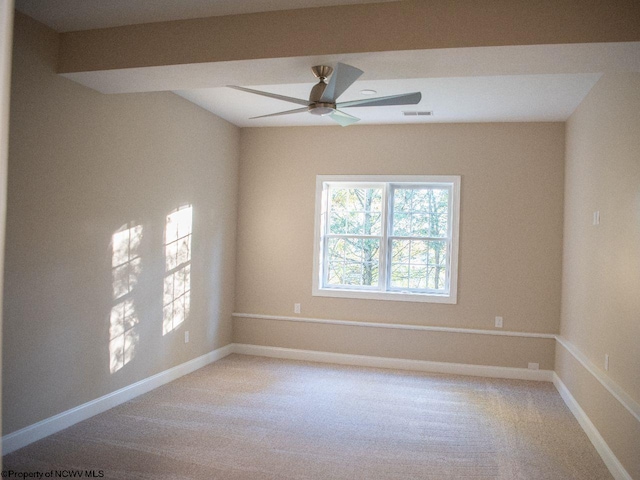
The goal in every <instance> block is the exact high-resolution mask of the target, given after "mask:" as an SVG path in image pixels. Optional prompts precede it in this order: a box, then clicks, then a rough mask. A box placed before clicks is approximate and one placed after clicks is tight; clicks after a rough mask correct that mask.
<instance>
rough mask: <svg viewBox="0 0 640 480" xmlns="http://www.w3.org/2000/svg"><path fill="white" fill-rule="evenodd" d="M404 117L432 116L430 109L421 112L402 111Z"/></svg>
mask: <svg viewBox="0 0 640 480" xmlns="http://www.w3.org/2000/svg"><path fill="white" fill-rule="evenodd" d="M402 114H403V115H404V116H405V117H431V116H433V112H432V111H426V110H425V111H422V112H402Z"/></svg>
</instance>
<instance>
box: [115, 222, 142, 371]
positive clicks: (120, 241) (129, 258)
mask: <svg viewBox="0 0 640 480" xmlns="http://www.w3.org/2000/svg"><path fill="white" fill-rule="evenodd" d="M141 240H142V226H141V225H133V223H132V222H130V223H128V224H126V225H123V226H122V227H121V228H120V229H118V231H117V232H115V233H114V234H113V235H112V237H111V245H112V254H111V275H112V291H113V300H114V305H113V307H112V308H111V316H110V322H109V323H110V326H109V357H110V362H109V365H110V366H109V369H110V371H111V373H115V372H117V371H118V370H120V369H121V368H122V367H124V366H125V365H126V364H127V363H129V362H130V361H131V360H132V359H133V357H134V356H135V348H136V345H137V343H138V332H137V330H136V326H137V325H138V322H139V319H138V316H137V314H136V311H135V306H134V302H133V298H132V292H133V290H134V288H135V286H136V284H137V283H138V279H139V277H140V272H141V271H142V268H141V267H142V261H141V258H140V253H139V250H140V242H141Z"/></svg>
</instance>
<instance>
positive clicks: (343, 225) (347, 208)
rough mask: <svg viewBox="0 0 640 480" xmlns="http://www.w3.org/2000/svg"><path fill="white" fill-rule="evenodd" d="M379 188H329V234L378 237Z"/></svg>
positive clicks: (380, 227)
mask: <svg viewBox="0 0 640 480" xmlns="http://www.w3.org/2000/svg"><path fill="white" fill-rule="evenodd" d="M381 231H382V189H381V188H330V189H329V233H334V234H342V235H380V232H381Z"/></svg>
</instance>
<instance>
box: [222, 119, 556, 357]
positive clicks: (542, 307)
mask: <svg viewBox="0 0 640 480" xmlns="http://www.w3.org/2000/svg"><path fill="white" fill-rule="evenodd" d="M241 149H242V154H241V158H242V161H241V167H240V204H239V216H238V220H239V223H238V262H237V284H236V311H237V312H239V313H250V314H261V315H280V316H293V304H294V303H301V304H302V313H301V316H304V317H315V318H326V319H339V320H355V321H373V322H389V323H405V324H417V325H437V326H446V327H463V328H481V329H491V328H493V323H494V317H495V316H496V315H501V316H503V317H504V321H505V326H504V329H505V330H515V331H522V332H544V333H556V332H557V331H558V329H559V315H560V278H561V250H562V196H563V193H562V189H563V155H564V125H563V124H560V123H546V124H524V123H523V124H461V125H445V124H437V125H405V126H352V127H348V128H342V127H319V128H263V129H243V130H242V133H241ZM318 174H401V175H418V174H455V175H461V176H462V188H461V225H460V259H459V260H460V261H459V265H460V267H459V282H458V304H457V305H443V304H429V303H412V302H396V301H368V300H356V299H341V298H327V297H313V296H311V279H312V264H313V229H314V218H313V212H314V202H315V177H316V175H318ZM265 322H266V321H265V320H258V319H251V320H236V321H235V325H236V327H237V328H236V330H235V332H234V340H235V341H236V342H247V343H254V342H255V343H262V344H272V345H278V346H285V345H284V343H285V342H286V344H287V345H286V346H289V347H293V348H314V349H329V350H330V351H336V350H335V349H336V348H338V347H336V346H335V345H340V348H341V349H346V350H349V349H351V351H345V353H359V352H360V350H362V349H363V348H365V347H364V346H363V345H360V346H358V340H354V342H355V343H354V344H352V346H351V347H349V348H346V347H344V344H343V343H340V342H342V341H341V340H340V336H341V335H342V334H347V333H346V330H344V331H341V330H340V328H342V329H346V327H324V329H325V330H324V331H325V332H329V331H330V332H332V333H331V334H327V335H329V336H328V337H325V338H324V339H323V340H319V339H317V338H316V340H317V341H316V342H315V343H314V344H313V345H315V347H313V346H309V345H311V343H309V342H310V338H312V337H314V336H315V335H317V332H316V331H317V329H318V328H320V327H318V326H310V325H305V326H300V325H296V326H293V324H291V323H290V322H289V323H288V324H283V325H280V326H279V327H278V328H279V330H278V331H284V330H287V331H289V332H294V331H295V332H297V333H295V334H293V333H292V334H291V335H293V336H289V337H288V338H286V339H280V337H279V336H275V335H269V337H268V340H266V339H265V337H260V336H259V333H258V332H259V331H260V329H264V328H266V327H264V325H265ZM294 329H295V330H294ZM358 331H361V330H358ZM347 335H348V334H347ZM366 335H370V336H372V337H371V338H375V339H377V340H375V341H374V340H371V342H373V343H371V342H369V344H368V345H369V346H367V347H366V350H367V354H369V355H388V356H395V357H400V358H409V357H406V355H410V356H411V358H413V357H415V356H416V355H418V353H417V351H418V350H419V349H420V346H419V345H422V347H423V348H422V350H421V351H420V353H419V357H420V358H421V359H425V360H436V359H442V360H444V361H454V362H461V363H467V362H468V363H479V364H488V365H504V364H505V363H506V362H507V361H506V360H505V358H509V361H508V365H507V366H513V367H524V368H526V366H527V362H539V363H540V364H541V367H542V366H543V365H544V366H546V368H552V365H553V348H548V346H547V342H541V341H539V340H537V339H536V340H534V339H529V340H528V342H529V343H530V344H532V345H533V344H535V345H538V346H539V348H538V347H536V348H533V349H520V350H519V353H518V351H517V350H518V349H517V348H515V349H514V348H513V345H515V343H517V342H514V341H513V340H512V339H507V338H505V337H502V338H500V339H499V340H496V343H495V344H493V345H492V346H488V344H487V342H486V339H483V340H480V339H476V340H478V341H477V342H471V341H469V340H468V338H465V336H464V335H457V336H456V334H449V335H447V338H448V339H449V338H450V339H451V343H450V344H448V345H449V346H448V348H449V349H450V352H448V353H443V352H442V349H441V348H438V349H433V348H430V347H429V346H430V345H433V344H434V342H437V341H439V339H440V338H441V336H442V335H437V334H432V333H424V334H423V333H421V334H420V335H417V337H419V338H422V339H423V342H424V343H419V344H418V345H417V346H415V348H416V349H418V350H414V351H413V352H408V351H407V350H406V349H405V343H404V341H403V340H402V338H403V337H404V335H403V334H398V333H397V332H396V333H393V334H390V333H389V330H378V329H376V330H375V333H369V332H368V333H367V334H366ZM376 341H377V344H378V346H377V348H373V347H372V345H374V344H375V343H376ZM312 343H313V342H312ZM296 345H297V347H296ZM303 345H307V347H303ZM332 345H334V346H332ZM343 347H344V348H343ZM412 348H414V347H412ZM512 349H513V350H514V352H515V353H514V355H506V356H505V357H501V351H502V350H504V351H511V350H512ZM436 352H438V353H436ZM452 352H453V353H452ZM445 359H446V360H445Z"/></svg>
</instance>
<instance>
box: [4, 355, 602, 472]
mask: <svg viewBox="0 0 640 480" xmlns="http://www.w3.org/2000/svg"><path fill="white" fill-rule="evenodd" d="M4 469H5V470H6V469H14V470H17V471H18V470H31V471H34V470H39V471H49V470H51V469H96V470H103V471H104V477H105V478H118V479H172V480H173V479H192V478H197V479H207V480H212V479H261V480H262V479H274V480H275V479H345V480H346V479H349V480H351V479H445V480H446V479H469V480H471V479H509V480H511V479H580V480H585V479H608V478H612V477H611V476H610V474H609V473H608V471H607V469H606V467H605V465H604V463H603V462H602V460H601V459H600V457H599V456H598V454H597V453H596V451H595V449H594V448H593V446H592V445H591V444H590V443H589V440H588V439H587V437H586V435H585V434H584V432H583V431H582V430H581V428H580V426H579V425H578V423H577V422H576V421H575V419H574V418H573V416H572V415H571V413H570V412H569V410H568V409H567V408H566V407H565V405H564V403H563V402H562V399H561V398H560V395H559V394H558V393H557V391H556V390H555V388H554V386H553V385H552V384H550V383H541V382H527V381H519V380H497V379H486V378H474V377H462V376H452V375H437V374H424V373H417V372H406V371H397V370H382V369H369V368H360V367H344V366H336V365H325V364H317V363H308V362H295V361H288V360H274V359H266V358H261V357H250V356H242V355H232V356H229V357H227V358H225V359H223V360H220V361H218V362H216V363H215V364H212V365H210V366H208V367H205V368H203V369H201V370H199V371H197V372H195V373H193V374H191V375H188V376H185V377H183V378H181V379H179V380H176V381H175V382H173V383H171V384H168V385H166V386H164V387H161V388H159V389H157V390H155V391H153V392H151V393H149V394H147V395H144V396H141V397H139V398H137V399H135V400H132V401H130V402H128V403H125V404H123V405H121V406H119V407H116V408H114V409H112V410H110V411H108V412H105V413H103V414H101V415H98V416H95V417H93V418H91V419H89V420H87V421H84V422H82V423H79V424H77V425H75V426H73V427H71V428H68V429H67V430H64V431H62V432H60V433H58V434H55V435H52V436H50V437H48V438H46V439H44V440H41V441H39V442H37V443H34V444H32V445H29V446H27V447H25V448H23V449H21V450H19V451H16V452H14V453H12V454H10V455H7V456H5V457H4Z"/></svg>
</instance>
